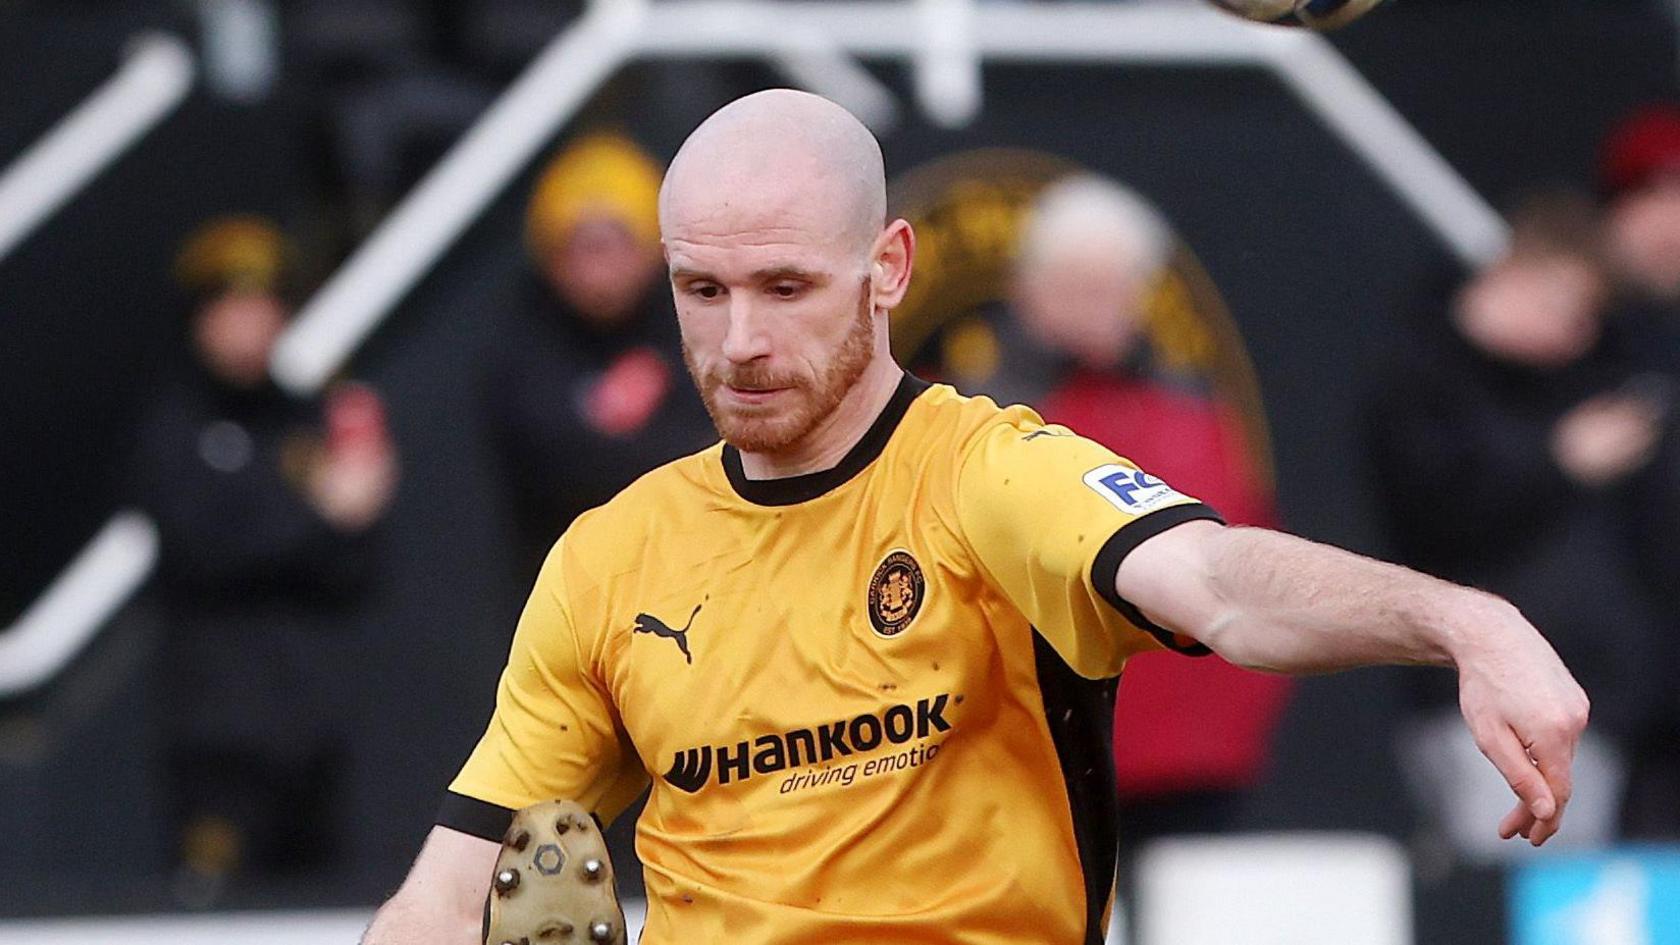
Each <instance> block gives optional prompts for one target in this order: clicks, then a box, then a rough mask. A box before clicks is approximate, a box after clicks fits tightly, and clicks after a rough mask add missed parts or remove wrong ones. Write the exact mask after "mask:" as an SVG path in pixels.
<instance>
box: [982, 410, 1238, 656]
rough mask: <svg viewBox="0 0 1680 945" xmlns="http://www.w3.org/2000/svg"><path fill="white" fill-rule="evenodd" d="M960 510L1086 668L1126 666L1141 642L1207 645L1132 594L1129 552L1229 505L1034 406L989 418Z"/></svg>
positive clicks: (1037, 614) (1022, 596) (1007, 577)
mask: <svg viewBox="0 0 1680 945" xmlns="http://www.w3.org/2000/svg"><path fill="white" fill-rule="evenodd" d="M959 462H960V465H959V466H958V470H957V477H956V487H955V496H956V505H957V520H958V523H959V525H960V527H961V529H962V532H963V534H964V537H965V539H966V541H967V543H968V545H969V547H970V548H971V549H972V550H973V552H974V554H975V556H976V558H977V559H978V560H979V562H980V564H981V565H982V567H983V568H984V570H985V572H986V574H987V576H988V577H989V578H990V580H991V581H992V583H993V584H994V585H995V586H996V587H997V589H998V590H999V591H1001V592H1002V594H1003V595H1004V596H1005V597H1006V598H1007V599H1008V600H1009V601H1010V602H1011V603H1012V604H1014V605H1015V607H1017V608H1018V609H1019V610H1020V611H1021V613H1022V614H1024V615H1025V616H1026V617H1027V619H1028V620H1029V621H1031V623H1032V625H1033V627H1034V628H1036V630H1037V631H1038V633H1039V635H1040V636H1042V637H1043V638H1044V639H1045V641H1046V642H1048V643H1049V644H1050V645H1051V647H1053V648H1054V649H1055V650H1056V652H1057V654H1058V655H1060V656H1061V658H1062V659H1063V661H1064V662H1066V663H1067V664H1068V666H1070V667H1071V668H1072V669H1073V670H1074V671H1075V672H1077V673H1079V674H1080V675H1082V676H1085V677H1087V678H1091V679H1096V678H1102V677H1107V676H1113V675H1115V674H1117V673H1119V672H1120V670H1121V668H1122V667H1123V666H1124V665H1125V662H1126V659H1127V658H1128V657H1130V656H1131V655H1132V654H1133V653H1136V652H1139V651H1142V650H1146V649H1152V648H1155V647H1157V646H1164V647H1167V648H1169V649H1174V650H1178V651H1180V652H1184V653H1189V654H1192V655H1200V654H1204V653H1206V652H1207V649H1206V648H1205V647H1202V646H1201V645H1200V644H1197V643H1196V642H1195V641H1194V640H1190V639H1188V638H1184V637H1179V636H1176V635H1175V634H1173V633H1171V632H1170V631H1168V630H1166V629H1165V628H1163V627H1160V626H1157V625H1156V624H1154V623H1152V622H1150V621H1149V619H1148V618H1146V617H1145V616H1144V615H1143V614H1142V613H1141V612H1139V611H1138V609H1137V608H1136V607H1135V606H1133V605H1132V604H1130V603H1129V602H1127V601H1126V600H1125V599H1123V598H1121V597H1120V594H1119V592H1118V590H1117V589H1116V588H1115V583H1114V579H1115V575H1116V574H1117V573H1118V571H1119V568H1120V562H1121V561H1122V560H1124V558H1125V557H1126V555H1127V554H1128V553H1130V552H1131V550H1132V549H1134V548H1136V547H1137V546H1138V545H1139V544H1141V543H1142V542H1143V541H1144V540H1145V539H1147V538H1150V537H1151V536H1154V535H1158V534H1160V533H1161V532H1163V531H1165V530H1167V529H1169V528H1171V527H1173V526H1174V525H1178V524H1182V523H1184V522H1187V521H1192V520H1195V519H1213V520H1215V521H1217V520H1218V519H1219V516H1218V514H1217V513H1216V512H1214V511H1213V510H1212V509H1211V508H1209V507H1208V506H1206V505H1204V504H1202V503H1201V502H1200V501H1198V500H1196V499H1194V498H1191V497H1190V496H1187V495H1184V494H1182V493H1180V492H1178V491H1176V490H1174V489H1173V488H1172V487H1171V486H1170V485H1168V484H1167V483H1165V482H1162V481H1161V480H1160V479H1157V478H1155V477H1153V476H1151V475H1149V474H1148V473H1146V472H1144V471H1143V470H1141V469H1139V468H1138V467H1137V466H1136V465H1134V464H1133V463H1131V462H1130V461H1128V460H1126V459H1123V458H1121V457H1119V456H1116V455H1115V454H1114V453H1112V452H1110V451H1109V450H1108V449H1106V448H1105V447H1103V446H1101V445H1099V444H1097V443H1094V442H1092V441H1090V440H1087V439H1085V438H1083V437H1080V436H1077V435H1075V434H1074V433H1073V432H1072V431H1070V430H1068V429H1067V428H1065V427H1060V426H1053V425H1052V426H1046V425H1041V424H1039V423H1037V422H1036V418H1034V417H1032V415H1031V413H1030V412H1027V411H1024V410H1023V411H1022V412H1021V414H1020V415H1019V416H1017V417H1015V418H1014V419H1003V420H1000V421H999V422H997V423H994V424H990V425H988V426H987V427H986V428H984V429H982V430H981V431H980V432H979V433H978V434H976V436H975V437H974V438H973V440H972V441H971V442H970V444H969V445H968V447H967V449H966V450H965V452H964V455H963V456H962V457H961V458H960V460H959Z"/></svg>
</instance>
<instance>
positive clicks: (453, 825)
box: [437, 791, 513, 843]
mask: <svg viewBox="0 0 1680 945" xmlns="http://www.w3.org/2000/svg"><path fill="white" fill-rule="evenodd" d="M437 823H438V826H439V827H448V828H449V829H450V830H459V831H461V832H462V833H465V834H471V835H472V836H475V837H478V838H479V839H481V840H490V841H493V842H495V843H501V842H502V838H503V837H504V836H506V835H507V831H508V826H509V825H510V824H512V823H513V811H511V810H509V809H507V808H506V807H502V806H499V805H497V804H492V803H490V802H489V801H481V800H479V799H478V798H476V797H468V796H466V795H465V794H456V793H455V792H454V791H450V792H448V793H447V794H445V795H444V796H443V804H442V805H440V806H439V807H438V814H437Z"/></svg>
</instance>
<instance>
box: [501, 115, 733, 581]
mask: <svg viewBox="0 0 1680 945" xmlns="http://www.w3.org/2000/svg"><path fill="white" fill-rule="evenodd" d="M662 176H663V175H662V169H661V168H660V166H659V164H658V163H657V162H656V161H654V160H653V158H651V157H649V156H648V155H647V154H646V153H645V152H644V151H643V150H642V149H641V148H640V147H638V146H637V145H636V144H635V143H634V142H632V141H630V140H629V139H628V138H625V137H624V136H622V135H619V134H614V133H606V132H594V133H588V134H585V135H583V136H581V137H579V138H577V139H576V140H574V141H572V142H571V143H570V144H568V145H566V146H565V147H563V148H562V149H561V150H560V151H559V153H558V154H556V155H555V156H554V157H553V158H552V159H551V160H550V161H549V162H548V164H547V165H545V166H544V167H543V168H542V170H541V171H540V172H539V174H538V176H537V180H536V183H535V185H534V186H533V188H532V191H531V198H530V202H529V204H528V206H527V208H526V212H525V232H524V242H525V248H526V252H527V253H528V254H529V258H530V262H531V266H530V269H529V271H528V273H527V274H526V275H524V276H522V277H521V278H520V279H519V281H518V284H517V285H516V286H514V287H513V291H514V297H513V300H512V303H511V305H510V306H509V308H510V309H511V310H512V312H511V315H512V321H513V324H512V326H511V328H510V331H509V332H507V333H505V334H503V336H500V337H498V338H497V339H496V351H495V354H494V357H493V359H492V364H491V371H492V373H491V374H490V376H489V379H488V382H487V383H486V385H485V392H486V397H487V402H488V408H489V411H490V413H491V418H490V420H491V422H490V426H491V429H492V430H494V431H495V433H496V436H497V451H498V454H499V456H500V458H501V460H502V464H503V467H504V476H503V478H504V479H505V480H506V481H507V484H508V487H509V489H508V491H509V493H510V499H511V501H512V505H513V508H514V512H515V516H516V518H517V520H518V526H519V531H520V532H521V534H520V539H519V540H520V543H521V546H522V551H523V552H524V553H523V555H522V557H521V565H522V566H525V567H526V568H527V573H524V574H522V575H521V579H522V580H524V579H529V577H530V574H533V573H535V569H536V566H537V565H538V564H539V563H541V560H542V554H543V552H544V551H546V550H547V547H548V545H549V543H550V542H552V541H553V538H554V535H555V534H556V533H557V532H559V531H560V530H561V529H564V528H565V527H566V525H567V524H568V523H569V522H570V521H571V520H572V518H573V517H574V516H575V515H577V513H579V512H582V511H583V510H584V509H587V508H590V507H592V506H595V505H598V504H600V503H601V502H604V501H606V500H607V499H608V498H610V497H611V496H612V494H613V493H614V492H617V491H618V490H619V489H621V488H623V487H624V486H625V485H627V484H629V482H630V481H631V480H632V479H634V478H636V477H637V476H639V475H641V474H642V473H644V472H647V471H648V470H650V469H652V468H653V467H655V466H657V465H659V464H660V463H663V462H665V461H667V460H670V459H675V458H676V457H677V456H680V455H682V454H683V453H685V452H687V451H689V450H691V449H696V448H698V447H699V446H701V445H703V444H704V443H705V442H706V440H707V436H708V432H709V430H710V427H709V425H708V424H707V422H706V415H705V411H704V409H703V408H702V407H701V406H700V403H699V400H698V398H696V397H695V396H694V393H693V391H691V390H690V389H688V387H687V386H686V385H684V384H682V383H681V377H682V353H681V345H680V343H679V342H678V339H677V333H676V327H675V321H674V316H673V312H672V310H671V299H670V295H669V293H668V292H667V291H666V290H665V287H664V281H663V280H662V279H661V278H660V276H661V275H662V270H663V264H662V262H661V259H660V254H659V185H660V181H661V179H662Z"/></svg>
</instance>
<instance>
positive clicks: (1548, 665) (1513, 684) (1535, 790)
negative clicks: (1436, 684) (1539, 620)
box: [1456, 602, 1588, 846]
mask: <svg viewBox="0 0 1680 945" xmlns="http://www.w3.org/2000/svg"><path fill="white" fill-rule="evenodd" d="M1492 610H1493V613H1492V615H1491V616H1490V618H1489V619H1490V621H1491V625H1490V626H1489V627H1488V628H1487V632H1486V633H1483V634H1478V635H1477V636H1476V637H1475V638H1474V640H1473V641H1472V642H1470V643H1468V644H1466V646H1465V649H1464V652H1463V653H1460V654H1456V662H1457V664H1458V694H1459V707H1460V708H1461V709H1462V711H1463V712H1464V721H1465V723H1466V724H1467V725H1469V726H1470V734H1471V735H1472V736H1473V737H1474V738H1475V739H1476V746H1477V747H1478V748H1480V749H1481V750H1482V754H1484V755H1486V756H1487V758H1488V760H1489V761H1491V762H1493V764H1494V766H1495V767H1497V768H1498V769H1499V773H1500V774H1502V775H1504V776H1505V781H1506V783H1508V784H1510V785H1511V790H1512V791H1513V792H1515V793H1516V795H1517V798H1518V801H1517V806H1516V807H1515V808H1513V809H1512V810H1511V812H1510V813H1509V814H1506V815H1505V819H1504V820H1502V821H1500V822H1499V835H1500V836H1501V837H1503V838H1505V839H1510V838H1512V837H1515V836H1519V835H1520V836H1522V837H1524V838H1525V839H1527V840H1528V842H1529V843H1532V844H1533V845H1535V846H1539V845H1540V844H1542V843H1545V842H1546V841H1547V840H1548V839H1549V838H1550V837H1551V836H1552V835H1553V834H1555V833H1557V832H1558V826H1559V825H1560V824H1561V822H1562V821H1563V811H1564V808H1565V807H1566V806H1568V804H1569V795H1570V790H1571V786H1570V785H1571V780H1570V766H1571V765H1572V764H1573V763H1574V760H1575V747H1576V745H1578V744H1579V743H1580V740H1581V733H1582V731H1584V730H1585V729H1586V727H1587V710H1588V703H1587V695H1586V693H1584V692H1582V691H1581V687H1580V686H1579V685H1578V684H1577V683H1576V682H1575V679H1574V677H1572V676H1570V675H1569V670H1567V669H1565V668H1564V665H1563V662H1562V661H1561V660H1559V659H1558V657H1557V654H1556V653H1555V652H1553V651H1552V648H1551V646H1550V645H1548V644H1547V643H1546V640H1545V638H1544V637H1542V636H1540V633H1539V631H1537V630H1535V629H1534V628H1533V627H1532V626H1530V625H1529V623H1528V621H1526V620H1524V619H1523V618H1522V616H1521V615H1520V614H1519V613H1517V610H1516V608H1514V607H1511V606H1510V605H1508V604H1504V603H1503V602H1496V606H1495V607H1493V608H1492Z"/></svg>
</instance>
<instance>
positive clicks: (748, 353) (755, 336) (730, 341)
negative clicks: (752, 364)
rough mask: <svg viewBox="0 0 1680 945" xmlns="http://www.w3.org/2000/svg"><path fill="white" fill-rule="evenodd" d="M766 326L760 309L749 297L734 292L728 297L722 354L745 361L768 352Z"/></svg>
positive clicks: (735, 360)
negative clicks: (727, 317) (726, 324)
mask: <svg viewBox="0 0 1680 945" xmlns="http://www.w3.org/2000/svg"><path fill="white" fill-rule="evenodd" d="M768 328H769V326H768V325H767V324H765V320H764V313H763V309H761V308H759V307H758V306H756V305H754V304H753V300H752V299H751V297H749V296H746V295H744V294H741V293H735V294H732V295H730V297H729V330H728V331H726V332H725V333H724V336H723V356H724V357H725V358H728V359H729V360H730V361H733V362H735V363H737V364H745V363H746V362H748V361H752V360H754V359H756V358H762V357H766V356H768V355H769V354H770V336H769V334H768V330H767V329H768Z"/></svg>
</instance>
